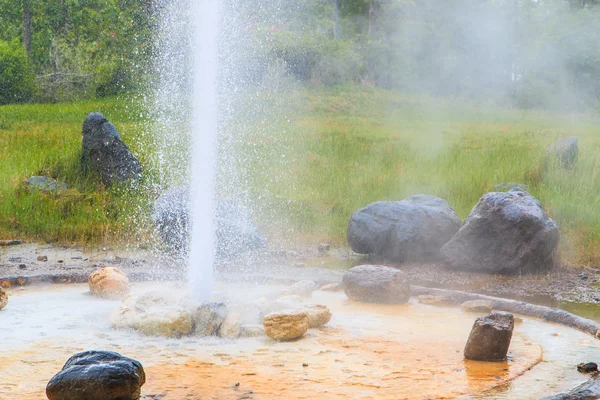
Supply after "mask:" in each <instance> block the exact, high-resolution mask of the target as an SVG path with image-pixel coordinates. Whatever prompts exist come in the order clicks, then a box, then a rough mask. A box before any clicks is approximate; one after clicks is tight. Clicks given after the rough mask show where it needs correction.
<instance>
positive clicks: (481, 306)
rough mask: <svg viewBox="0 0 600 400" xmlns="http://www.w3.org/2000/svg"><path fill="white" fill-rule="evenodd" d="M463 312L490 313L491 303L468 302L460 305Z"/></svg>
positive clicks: (485, 301)
mask: <svg viewBox="0 0 600 400" xmlns="http://www.w3.org/2000/svg"><path fill="white" fill-rule="evenodd" d="M460 308H462V310H463V311H467V312H484V313H490V312H492V302H491V301H487V300H469V301H465V302H464V303H462V304H461V305H460Z"/></svg>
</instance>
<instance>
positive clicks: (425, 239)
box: [347, 194, 461, 262]
mask: <svg viewBox="0 0 600 400" xmlns="http://www.w3.org/2000/svg"><path fill="white" fill-rule="evenodd" d="M460 226H461V222H460V219H459V218H458V216H457V215H456V213H455V212H454V209H452V207H450V205H449V204H448V203H447V202H446V201H444V200H442V199H440V198H438V197H434V196H427V195H423V194H420V195H416V196H412V197H409V198H407V199H404V200H402V201H378V202H376V203H371V204H369V205H368V206H366V207H365V208H361V209H360V210H358V211H356V212H355V213H354V214H352V217H351V218H350V222H349V223H348V233H347V236H348V243H349V244H350V247H351V248H352V250H353V251H355V252H356V253H361V254H373V255H375V256H378V257H381V258H383V259H384V260H388V261H394V262H405V261H429V260H434V259H438V258H439V256H440V248H441V247H442V246H443V245H444V244H445V243H446V242H447V241H448V240H450V239H451V238H452V236H454V234H455V233H456V232H457V231H458V230H459V229H460Z"/></svg>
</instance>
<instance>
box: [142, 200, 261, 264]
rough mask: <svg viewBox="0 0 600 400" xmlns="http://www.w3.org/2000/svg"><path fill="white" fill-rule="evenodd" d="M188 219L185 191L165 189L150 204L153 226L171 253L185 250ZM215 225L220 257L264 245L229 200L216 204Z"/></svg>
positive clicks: (242, 209) (248, 219) (239, 208)
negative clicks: (152, 205) (171, 250)
mask: <svg viewBox="0 0 600 400" xmlns="http://www.w3.org/2000/svg"><path fill="white" fill-rule="evenodd" d="M189 218H190V214H189V193H188V190H187V189H183V188H179V189H170V190H167V191H165V192H164V193H163V194H161V195H160V197H159V198H158V199H157V200H156V202H155V203H154V209H153V211H152V220H153V222H154V226H155V228H156V230H157V231H158V233H159V234H160V237H161V239H162V240H163V242H164V243H165V244H166V245H167V246H169V247H170V248H171V249H173V250H177V251H182V252H186V251H187V249H188V246H189V230H188V228H189ZM215 225H216V226H215V228H216V250H217V256H218V257H220V258H225V259H227V258H233V257H236V256H238V255H240V254H242V253H244V252H248V251H253V250H258V249H262V248H264V247H265V245H266V239H265V238H264V237H263V236H262V235H261V234H260V232H259V231H258V229H257V228H256V226H255V225H254V223H253V222H252V218H251V216H250V213H249V211H248V210H247V209H246V208H245V207H243V206H242V205H241V204H239V203H237V202H235V201H233V200H226V199H218V200H217V201H216V209H215Z"/></svg>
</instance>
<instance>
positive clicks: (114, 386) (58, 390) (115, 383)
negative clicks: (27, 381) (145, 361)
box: [46, 350, 146, 400]
mask: <svg viewBox="0 0 600 400" xmlns="http://www.w3.org/2000/svg"><path fill="white" fill-rule="evenodd" d="M145 382H146V375H145V373H144V368H143V367H142V364H140V362H139V361H136V360H133V359H131V358H128V357H124V356H122V355H120V354H119V353H115V352H112V351H96V350H91V351H85V352H83V353H78V354H75V355H74V356H72V357H71V358H69V359H68V360H67V362H66V363H65V365H64V366H63V368H62V370H61V371H60V372H59V373H57V374H56V375H54V377H53V378H52V379H50V382H48V385H47V386H46V395H47V396H48V399H50V400H83V399H85V400H136V399H139V397H140V389H141V387H142V385H143V384H144V383H145Z"/></svg>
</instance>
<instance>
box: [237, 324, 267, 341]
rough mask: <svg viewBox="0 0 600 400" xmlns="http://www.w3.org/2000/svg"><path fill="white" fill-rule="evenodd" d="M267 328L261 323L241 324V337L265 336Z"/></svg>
mask: <svg viewBox="0 0 600 400" xmlns="http://www.w3.org/2000/svg"><path fill="white" fill-rule="evenodd" d="M264 334H265V328H264V327H263V326H262V325H259V324H244V325H242V326H240V337H243V338H249V337H260V336H264Z"/></svg>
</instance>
